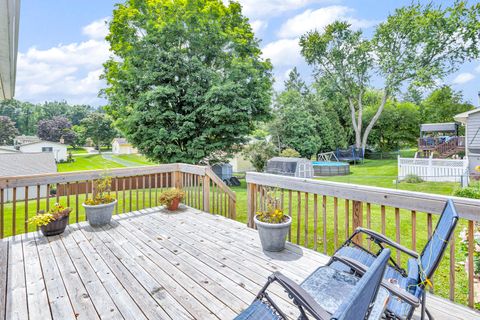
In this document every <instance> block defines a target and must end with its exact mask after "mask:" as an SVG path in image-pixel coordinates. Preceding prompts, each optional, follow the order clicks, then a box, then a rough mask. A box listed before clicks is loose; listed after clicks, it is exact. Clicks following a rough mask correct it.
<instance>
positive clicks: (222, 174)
mask: <svg viewBox="0 0 480 320" xmlns="http://www.w3.org/2000/svg"><path fill="white" fill-rule="evenodd" d="M211 168H212V171H213V172H215V174H216V175H217V177H219V178H220V179H222V180H223V181H226V180H229V179H230V178H231V177H232V173H233V168H232V165H231V164H229V163H216V164H214V165H213V166H212V167H211Z"/></svg>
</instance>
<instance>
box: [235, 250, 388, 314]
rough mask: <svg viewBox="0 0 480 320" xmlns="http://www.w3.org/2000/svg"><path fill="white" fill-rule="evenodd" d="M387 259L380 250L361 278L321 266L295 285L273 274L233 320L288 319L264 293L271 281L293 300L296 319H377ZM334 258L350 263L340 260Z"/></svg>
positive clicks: (384, 293) (383, 294) (384, 294)
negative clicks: (251, 301) (297, 310)
mask: <svg viewBox="0 0 480 320" xmlns="http://www.w3.org/2000/svg"><path fill="white" fill-rule="evenodd" d="M389 258H390V250H389V249H385V250H383V251H382V252H381V253H380V254H379V256H378V257H377V258H376V259H374V260H375V261H374V262H373V263H372V265H371V266H370V268H368V270H366V272H365V273H364V274H363V276H362V277H361V278H358V277H356V276H354V275H351V274H348V273H345V272H342V271H338V270H335V269H333V268H331V267H328V266H323V267H320V268H318V269H317V270H316V271H314V272H313V273H312V274H311V275H310V276H308V277H307V279H305V281H303V283H302V284H301V285H298V284H297V283H295V282H294V281H292V280H290V279H289V278H287V277H285V276H284V275H282V274H281V273H279V272H275V273H274V274H273V275H272V276H270V277H269V278H268V281H267V283H266V284H265V286H264V287H263V288H262V290H260V293H259V294H258V295H257V297H256V298H255V300H254V301H253V303H252V304H251V305H250V306H249V307H248V308H247V309H245V310H244V311H243V312H242V313H241V314H240V315H238V316H237V317H236V318H235V319H236V320H247V319H264V320H267V319H287V316H286V315H285V314H284V313H283V312H282V311H281V310H280V309H279V307H278V306H277V304H276V303H275V302H274V301H273V300H272V298H271V297H270V295H269V294H268V293H267V291H266V290H267V288H268V286H269V285H270V284H271V283H273V282H277V283H279V284H280V285H281V286H282V287H283V288H284V289H285V291H286V292H287V294H288V296H289V297H290V298H291V299H293V302H294V304H295V305H296V306H297V307H298V309H299V312H300V317H299V319H302V320H303V319H308V317H309V316H311V318H313V319H339V320H340V319H344V320H355V319H359V320H360V319H366V318H367V317H368V316H369V315H370V317H369V319H380V317H381V316H382V314H383V310H384V309H383V307H384V306H385V305H386V303H387V301H388V297H389V295H388V292H387V290H385V289H380V283H381V281H382V277H383V274H384V272H385V267H386V265H387V263H388V259H389ZM336 259H337V260H338V261H343V262H345V263H347V264H348V263H349V262H348V259H347V260H343V258H342V257H338V256H337V257H336ZM377 293H378V294H377Z"/></svg>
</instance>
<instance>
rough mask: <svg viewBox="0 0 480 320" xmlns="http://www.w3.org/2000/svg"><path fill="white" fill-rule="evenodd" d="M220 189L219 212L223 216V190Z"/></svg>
mask: <svg viewBox="0 0 480 320" xmlns="http://www.w3.org/2000/svg"><path fill="white" fill-rule="evenodd" d="M219 191H220V192H219V197H218V202H219V206H220V209H219V211H218V212H219V214H220V215H221V216H223V190H222V189H220V190H219Z"/></svg>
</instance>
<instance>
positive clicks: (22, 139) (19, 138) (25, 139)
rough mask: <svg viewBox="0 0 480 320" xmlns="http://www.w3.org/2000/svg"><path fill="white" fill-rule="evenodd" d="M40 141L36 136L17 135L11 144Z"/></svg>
mask: <svg viewBox="0 0 480 320" xmlns="http://www.w3.org/2000/svg"><path fill="white" fill-rule="evenodd" d="M39 141H42V140H41V139H40V138H39V137H37V136H23V135H22V136H17V137H15V139H13V144H14V145H15V146H21V145H22V144H27V143H32V142H39Z"/></svg>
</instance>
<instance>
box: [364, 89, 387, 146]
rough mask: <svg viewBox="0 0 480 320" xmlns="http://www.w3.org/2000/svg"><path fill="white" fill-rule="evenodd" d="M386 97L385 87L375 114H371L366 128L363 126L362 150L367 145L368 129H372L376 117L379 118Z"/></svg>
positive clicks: (376, 119)
mask: <svg viewBox="0 0 480 320" xmlns="http://www.w3.org/2000/svg"><path fill="white" fill-rule="evenodd" d="M387 99H388V91H387V89H385V90H384V93H383V97H382V102H381V103H380V106H379V107H378V109H377V112H375V115H374V116H373V118H372V120H371V121H370V123H369V124H368V126H367V128H365V132H364V133H363V137H362V150H365V148H366V146H367V141H368V135H369V134H370V131H372V128H373V126H374V125H375V123H376V122H377V121H378V118H380V115H381V114H382V111H383V108H384V107H385V104H386V103H387Z"/></svg>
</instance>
